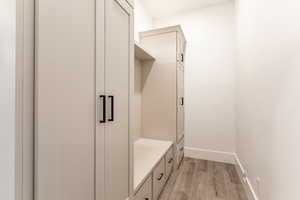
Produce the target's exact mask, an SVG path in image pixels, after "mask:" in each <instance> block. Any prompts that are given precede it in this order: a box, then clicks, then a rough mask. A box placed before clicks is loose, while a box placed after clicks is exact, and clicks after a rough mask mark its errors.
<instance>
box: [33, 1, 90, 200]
mask: <svg viewBox="0 0 300 200" xmlns="http://www.w3.org/2000/svg"><path fill="white" fill-rule="evenodd" d="M94 16H95V1H94V0H84V1H73V2H72V3H71V8H70V1H61V0H37V1H36V15H35V17H36V20H35V21H36V24H35V27H36V33H35V38H36V42H35V49H36V54H35V58H36V63H35V73H36V77H35V87H36V88H35V199H36V200H83V199H84V200H94V135H95V106H94V105H95V98H94V97H95V62H94V60H95V55H94V52H95V47H94V46H95V45H94V43H95V40H94V38H95V34H94V33H95V17H94Z"/></svg>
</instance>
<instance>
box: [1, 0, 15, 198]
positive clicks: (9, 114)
mask: <svg viewBox="0 0 300 200" xmlns="http://www.w3.org/2000/svg"><path fill="white" fill-rule="evenodd" d="M15 15H16V13H15V1H14V0H4V1H3V0H2V1H0V44H1V45H0V177H1V178H0V199H5V200H14V199H15V194H14V193H15V187H14V186H15V160H14V158H15V114H14V113H15Z"/></svg>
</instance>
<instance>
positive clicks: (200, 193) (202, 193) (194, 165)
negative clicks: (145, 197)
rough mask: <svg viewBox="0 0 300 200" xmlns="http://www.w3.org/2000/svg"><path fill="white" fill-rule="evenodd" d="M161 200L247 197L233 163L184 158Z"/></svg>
mask: <svg viewBox="0 0 300 200" xmlns="http://www.w3.org/2000/svg"><path fill="white" fill-rule="evenodd" d="M160 200H247V197H246V194H245V192H244V189H243V186H242V184H241V182H240V179H239V177H238V174H237V172H236V170H235V167H234V165H231V164H224V163H219V162H211V161H206V160H196V159H192V158H184V161H183V163H182V165H181V167H180V169H179V170H178V171H177V172H175V173H173V175H172V177H170V179H169V181H168V183H167V185H166V187H165V189H164V191H163V192H162V194H161V196H160Z"/></svg>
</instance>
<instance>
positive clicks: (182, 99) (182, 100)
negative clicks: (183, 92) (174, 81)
mask: <svg viewBox="0 0 300 200" xmlns="http://www.w3.org/2000/svg"><path fill="white" fill-rule="evenodd" d="M180 100H181V102H180V105H182V106H183V105H184V97H181V98H180Z"/></svg>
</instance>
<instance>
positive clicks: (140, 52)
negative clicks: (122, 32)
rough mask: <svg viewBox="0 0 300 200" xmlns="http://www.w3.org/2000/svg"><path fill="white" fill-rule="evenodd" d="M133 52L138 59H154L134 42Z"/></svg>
mask: <svg viewBox="0 0 300 200" xmlns="http://www.w3.org/2000/svg"><path fill="white" fill-rule="evenodd" d="M134 54H135V57H136V58H138V59H140V60H155V58H154V57H153V56H151V55H150V54H149V53H148V52H147V51H146V50H145V49H143V48H142V47H141V46H140V45H139V44H137V43H135V44H134Z"/></svg>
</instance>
